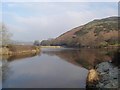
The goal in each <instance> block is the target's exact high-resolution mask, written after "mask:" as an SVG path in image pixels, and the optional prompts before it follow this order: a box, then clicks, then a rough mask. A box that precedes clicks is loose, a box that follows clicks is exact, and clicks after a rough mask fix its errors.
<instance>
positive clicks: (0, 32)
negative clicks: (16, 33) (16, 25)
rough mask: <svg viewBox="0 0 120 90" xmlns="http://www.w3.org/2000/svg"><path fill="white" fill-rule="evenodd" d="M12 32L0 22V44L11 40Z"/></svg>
mask: <svg viewBox="0 0 120 90" xmlns="http://www.w3.org/2000/svg"><path fill="white" fill-rule="evenodd" d="M11 36H12V34H11V33H10V32H9V31H8V29H7V27H6V26H5V25H4V24H0V46H1V45H7V44H9V43H10V41H11V39H10V38H11Z"/></svg>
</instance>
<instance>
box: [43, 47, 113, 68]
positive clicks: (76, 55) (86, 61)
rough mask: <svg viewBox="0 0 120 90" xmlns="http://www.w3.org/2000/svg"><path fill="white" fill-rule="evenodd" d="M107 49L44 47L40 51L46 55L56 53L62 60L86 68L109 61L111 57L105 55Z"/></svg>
mask: <svg viewBox="0 0 120 90" xmlns="http://www.w3.org/2000/svg"><path fill="white" fill-rule="evenodd" d="M108 51H109V50H105V49H104V50H102V49H80V50H79V49H77V50H76V49H70V50H69V49H64V50H61V49H60V50H52V49H49V50H48V49H44V50H43V52H42V53H44V54H48V55H51V56H53V55H56V56H58V57H60V58H61V59H63V60H66V61H68V62H70V63H72V64H75V65H79V66H82V67H84V68H86V69H89V68H93V67H94V66H95V65H96V64H98V63H100V62H103V61H111V57H110V56H108V55H107V52H108Z"/></svg>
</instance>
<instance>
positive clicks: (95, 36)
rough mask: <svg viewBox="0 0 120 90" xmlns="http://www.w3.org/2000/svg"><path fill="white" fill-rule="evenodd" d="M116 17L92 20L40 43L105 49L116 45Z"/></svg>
mask: <svg viewBox="0 0 120 90" xmlns="http://www.w3.org/2000/svg"><path fill="white" fill-rule="evenodd" d="M118 20H119V19H118V17H108V18H103V19H97V20H93V21H91V22H89V23H87V24H85V25H83V26H79V27H76V28H74V29H72V30H70V31H68V32H66V33H64V34H62V35H60V36H59V37H57V38H55V39H53V40H47V41H46V42H45V41H42V43H41V44H43V42H45V44H46V45H47V44H48V42H49V45H62V46H67V47H89V46H90V47H105V46H108V45H116V44H118V43H119V42H118V31H119V30H118Z"/></svg>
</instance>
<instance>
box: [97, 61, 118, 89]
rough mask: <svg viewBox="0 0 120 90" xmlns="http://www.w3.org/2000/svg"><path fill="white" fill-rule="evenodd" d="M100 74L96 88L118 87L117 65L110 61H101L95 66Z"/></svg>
mask: <svg viewBox="0 0 120 90" xmlns="http://www.w3.org/2000/svg"><path fill="white" fill-rule="evenodd" d="M96 70H97V72H99V74H100V80H99V83H98V84H97V85H96V87H97V88H118V70H119V69H118V67H117V66H114V65H112V63H110V62H102V63H100V64H98V65H97V66H96Z"/></svg>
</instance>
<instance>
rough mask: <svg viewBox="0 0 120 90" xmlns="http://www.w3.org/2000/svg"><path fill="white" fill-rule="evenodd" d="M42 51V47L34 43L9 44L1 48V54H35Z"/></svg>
mask: <svg viewBox="0 0 120 90" xmlns="http://www.w3.org/2000/svg"><path fill="white" fill-rule="evenodd" d="M38 52H40V47H37V46H32V45H7V46H5V47H1V48H0V54H1V55H19V54H33V53H38Z"/></svg>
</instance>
